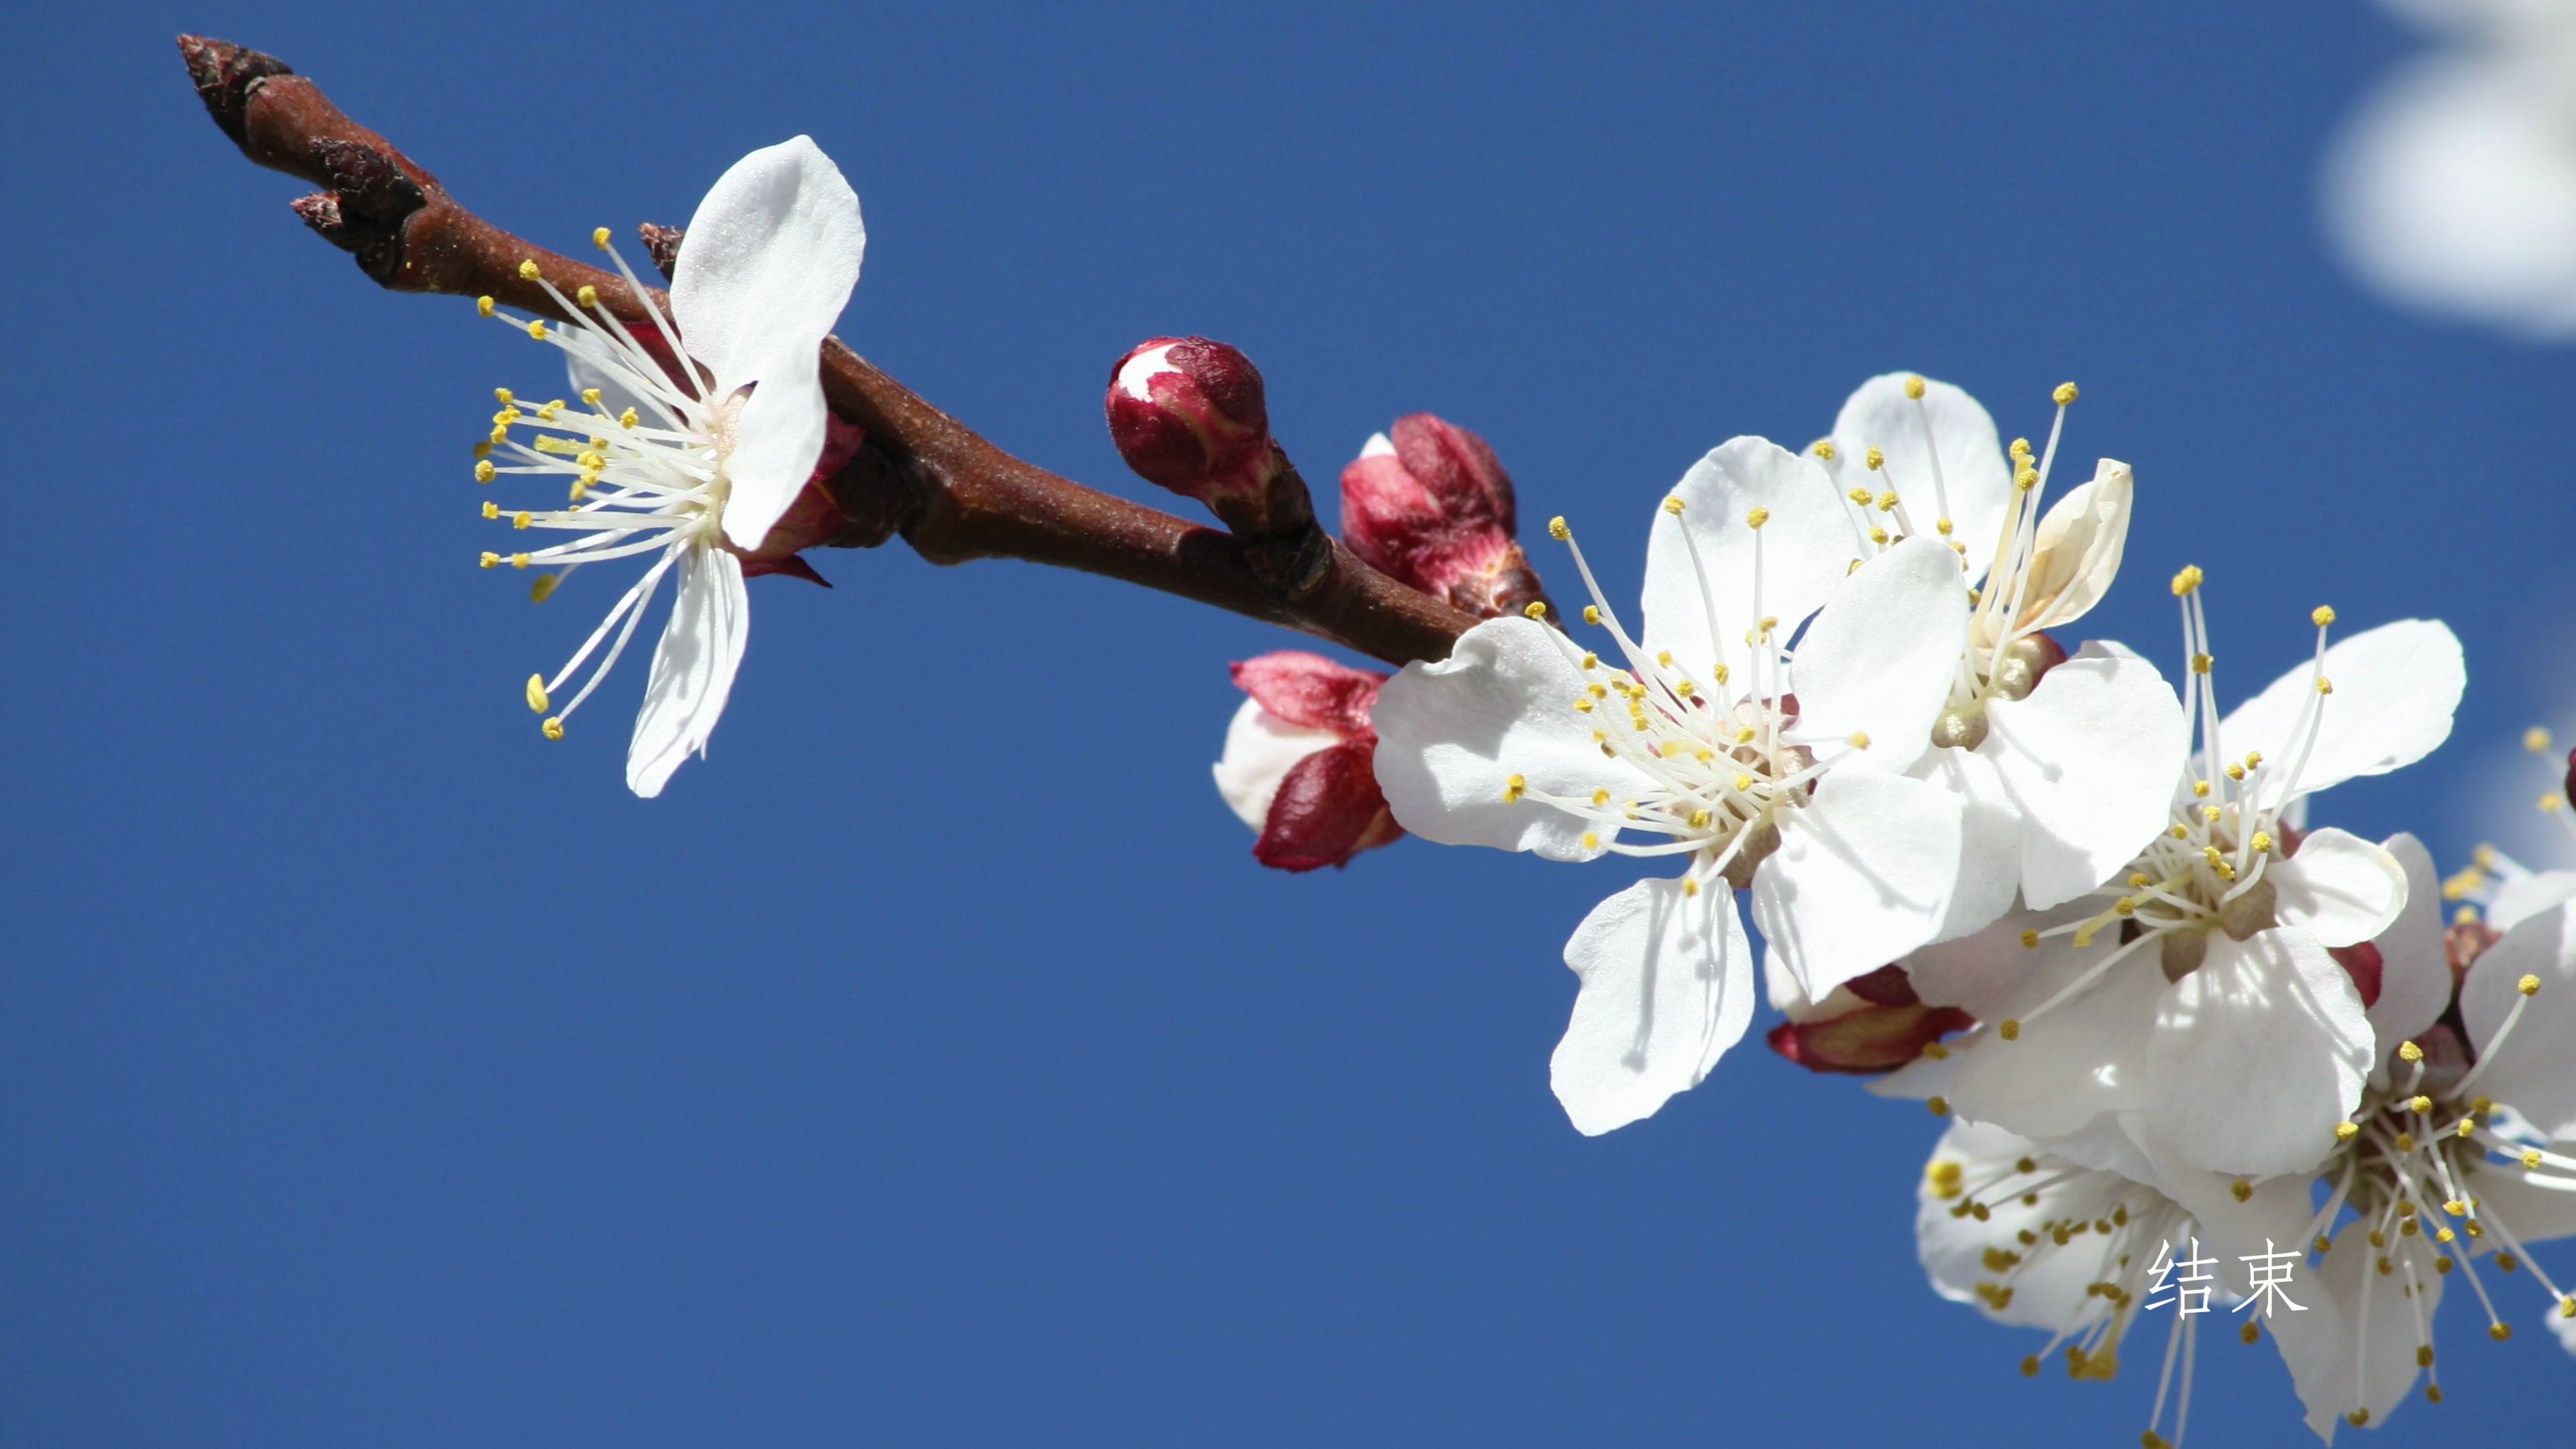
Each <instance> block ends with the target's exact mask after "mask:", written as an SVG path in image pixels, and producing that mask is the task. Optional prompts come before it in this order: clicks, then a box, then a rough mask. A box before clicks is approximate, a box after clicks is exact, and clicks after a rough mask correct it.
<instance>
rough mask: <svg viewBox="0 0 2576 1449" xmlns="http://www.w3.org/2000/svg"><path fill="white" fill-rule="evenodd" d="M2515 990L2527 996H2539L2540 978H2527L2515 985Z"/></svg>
mask: <svg viewBox="0 0 2576 1449" xmlns="http://www.w3.org/2000/svg"><path fill="white" fill-rule="evenodd" d="M2513 989H2514V990H2516V991H2519V992H2521V993H2522V994H2523V995H2525V996H2538V995H2539V994H2540V978H2539V977H2537V976H2525V977H2523V978H2522V979H2521V980H2520V981H2517V982H2515V983H2513Z"/></svg>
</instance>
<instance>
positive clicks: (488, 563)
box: [482, 549, 501, 569]
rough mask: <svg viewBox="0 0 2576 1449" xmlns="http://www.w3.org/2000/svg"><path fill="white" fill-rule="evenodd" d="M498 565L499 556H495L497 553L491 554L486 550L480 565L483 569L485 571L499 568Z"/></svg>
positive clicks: (499, 561)
mask: <svg viewBox="0 0 2576 1449" xmlns="http://www.w3.org/2000/svg"><path fill="white" fill-rule="evenodd" d="M500 563H501V556H500V555H499V554H497V553H493V552H491V551H490V550H488V549H487V550H485V551H484V554H483V558H482V564H483V567H485V568H487V569H488V568H498V567H499V566H500Z"/></svg>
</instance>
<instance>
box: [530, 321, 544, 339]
mask: <svg viewBox="0 0 2576 1449" xmlns="http://www.w3.org/2000/svg"><path fill="white" fill-rule="evenodd" d="M528 336H529V337H530V338H531V339H533V340H535V341H538V342H543V341H545V340H546V324H545V322H544V321H543V319H540V320H538V321H534V322H531V323H529V324H528Z"/></svg>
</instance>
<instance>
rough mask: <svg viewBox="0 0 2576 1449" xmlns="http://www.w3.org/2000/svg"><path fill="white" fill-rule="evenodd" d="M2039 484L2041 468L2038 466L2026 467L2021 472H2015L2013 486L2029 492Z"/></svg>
mask: <svg viewBox="0 0 2576 1449" xmlns="http://www.w3.org/2000/svg"><path fill="white" fill-rule="evenodd" d="M2038 486H2039V470H2038V469H2037V468H2024V469H2022V470H2021V471H2020V472H2018V473H2015V474H2013V487H2015V488H2018V489H2020V490H2021V491H2022V492H2024V493H2028V492H2029V491H2030V490H2032V489H2033V488H2036V487H2038Z"/></svg>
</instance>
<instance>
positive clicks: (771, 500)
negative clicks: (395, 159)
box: [475, 136, 867, 798]
mask: <svg viewBox="0 0 2576 1449" xmlns="http://www.w3.org/2000/svg"><path fill="white" fill-rule="evenodd" d="M687 235H688V244H687V246H686V247H685V248H683V249H682V251H681V253H680V257H679V262H678V266H677V269H676V271H675V272H674V274H673V276H672V280H671V293H670V298H671V306H670V315H669V316H668V317H667V318H665V317H664V316H663V315H662V312H661V310H660V309H659V308H658V307H655V306H654V305H653V303H652V301H651V293H650V292H649V291H648V290H647V289H646V288H645V287H644V285H643V284H642V283H641V282H640V281H638V280H637V279H636V277H635V274H634V272H633V271H632V270H631V269H630V268H628V266H627V264H626V260H625V258H624V257H622V256H617V254H616V252H615V250H614V249H613V248H611V247H610V246H609V243H608V230H607V228H605V227H602V228H600V229H599V231H598V232H596V233H595V234H594V236H593V240H594V241H595V242H597V243H598V245H599V246H600V247H601V248H602V249H603V250H607V251H609V252H610V255H611V256H613V257H616V261H617V266H618V269H619V271H620V272H622V273H623V274H624V275H625V277H626V280H627V284H628V285H629V287H631V288H632V289H633V291H634V293H635V295H636V297H637V298H639V299H642V301H643V305H644V307H645V309H646V312H647V315H648V318H649V320H648V321H647V322H645V323H643V324H641V325H637V326H630V325H628V324H627V323H625V322H621V321H620V320H619V319H618V318H617V316H616V315H615V314H614V313H613V312H611V311H610V310H609V308H608V307H607V306H606V305H604V304H603V302H602V301H601V299H600V297H599V295H598V293H597V292H596V291H595V290H594V289H593V288H591V287H588V286H584V287H582V288H581V289H580V290H579V292H578V293H576V294H575V295H572V296H565V295H564V294H563V293H561V292H560V291H558V290H556V288H555V287H554V285H553V283H552V282H550V281H548V280H547V279H546V278H545V277H544V275H543V273H542V271H541V270H540V269H539V268H538V266H537V264H536V263H535V262H534V261H528V262H525V263H523V264H522V265H521V268H520V275H521V276H522V277H523V278H525V279H526V280H528V281H531V282H534V283H537V284H539V285H541V286H543V287H544V288H545V290H546V291H547V293H548V294H549V295H550V296H552V297H553V299H554V301H555V302H556V304H557V305H558V306H560V307H562V308H563V310H564V312H565V314H566V315H567V316H570V317H574V318H577V319H579V320H577V321H575V322H573V323H571V324H569V325H561V326H550V325H548V324H547V323H545V322H543V321H530V322H519V321H517V320H515V319H513V320H512V321H511V325H512V326H513V327H519V328H523V329H524V330H525V331H526V332H527V334H528V335H529V336H530V337H533V338H536V339H538V340H539V341H543V342H550V343H552V344H554V345H555V346H556V347H558V348H560V349H561V350H562V351H563V353H564V354H565V362H566V366H567V368H568V370H569V371H570V373H571V378H572V387H573V390H574V391H575V392H576V393H577V394H578V395H579V397H580V405H579V406H578V407H575V406H574V405H572V404H571V403H570V402H568V401H566V400H561V399H558V400H556V401H552V402H546V403H535V404H522V403H521V402H520V400H519V399H518V398H517V397H516V395H515V394H513V393H511V392H510V391H509V390H508V389H506V388H504V389H501V390H500V391H499V393H498V396H499V399H500V403H501V410H500V412H498V413H496V414H494V416H493V419H492V435H491V437H490V439H489V440H488V441H486V442H485V443H482V444H479V445H477V447H476V449H475V451H476V454H477V456H478V459H479V461H478V462H477V463H476V465H475V477H476V479H477V481H479V482H484V483H490V482H492V481H493V480H494V479H495V478H496V477H498V476H500V475H505V474H517V475H543V476H547V477H552V478H556V479H558V480H564V479H568V480H569V484H568V488H567V497H566V499H565V502H564V505H563V506H562V507H558V508H536V509H527V508H522V509H517V510H510V509H505V508H503V507H502V506H501V504H499V503H498V502H486V503H485V504H484V505H483V516H484V517H485V518H488V519H495V520H506V521H507V522H508V523H509V524H510V526H511V527H512V528H513V529H514V530H526V529H539V530H545V531H548V532H552V533H569V534H572V535H574V536H573V537H572V538H570V539H569V540H567V541H566V542H563V543H559V544H553V545H548V546H542V547H538V548H533V549H524V550H516V551H511V552H507V553H502V552H487V553H485V554H484V555H483V566H484V567H486V568H494V567H498V566H500V565H501V564H503V563H507V564H509V565H511V566H512V567H514V568H519V569H527V568H538V569H542V570H545V572H542V573H540V574H539V575H538V576H537V578H536V581H535V584H534V587H533V588H532V589H531V591H530V593H531V597H533V598H535V599H536V600H538V601H539V602H543V601H544V600H545V599H546V598H547V597H548V596H550V595H551V594H552V593H554V592H555V590H556V588H557V587H558V586H559V585H560V584H561V583H562V582H563V581H564V580H565V579H566V578H568V577H570V576H571V575H572V573H573V572H574V571H575V570H576V569H579V568H581V567H582V566H584V565H586V564H594V563H606V562H609V561H612V560H616V559H622V558H630V557H650V558H652V559H653V562H652V564H651V566H650V567H649V568H647V569H646V571H645V573H644V576H643V578H641V579H640V580H638V581H637V582H636V583H635V584H633V585H632V586H631V587H629V588H628V589H627V590H626V592H625V593H624V594H623V595H622V596H621V597H620V598H619V599H618V601H617V603H616V604H615V605H614V606H613V607H612V608H611V609H610V610H609V612H608V617H607V618H606V619H605V620H603V621H602V622H601V623H600V625H599V627H598V628H597V629H596V630H594V631H592V633H591V635H590V637H589V638H588V639H587V640H586V641H584V642H583V644H582V645H581V647H580V648H579V649H577V650H575V651H574V652H573V655H572V657H571V659H570V660H568V661H567V662H566V663H565V664H564V665H563V667H562V668H561V669H558V670H557V671H555V673H554V674H553V675H552V676H551V677H549V676H546V675H531V676H529V679H528V689H527V698H528V706H529V708H531V709H532V710H534V711H536V712H537V713H538V714H540V715H542V716H544V717H545V718H544V726H543V727H544V731H545V734H546V737H547V738H549V739H561V738H562V737H563V734H564V722H565V720H567V719H568V718H570V716H571V715H572V713H573V711H574V710H576V709H578V708H579V707H580V706H581V704H582V702H583V701H584V700H587V699H588V698H589V697H590V695H591V692H592V691H593V690H595V689H597V688H598V687H599V683H600V681H601V680H602V679H604V678H606V677H607V674H608V671H609V670H610V668H612V667H613V666H614V665H615V664H616V662H617V659H618V657H619V656H620V655H621V654H623V653H624V652H625V649H626V646H627V643H628V642H629V641H630V640H631V639H633V638H634V636H635V631H636V628H637V626H638V624H639V623H640V622H641V621H642V619H643V617H644V612H645V610H646V608H647V607H648V606H649V605H650V604H651V602H652V599H653V595H654V593H655V592H656V591H657V590H658V589H659V587H660V585H661V582H662V580H663V578H664V576H665V575H670V574H674V573H676V575H677V585H676V588H677V594H678V598H677V601H676V602H675V603H674V605H673V606H672V610H671V617H670V622H669V623H668V624H667V625H666V626H665V627H664V629H663V632H662V638H661V642H660V644H659V645H658V646H657V647H656V648H655V650H654V653H653V669H652V675H651V678H650V680H649V681H648V682H647V684H646V686H645V693H644V707H643V709H642V711H641V712H640V713H639V714H638V715H637V716H636V720H635V733H634V736H633V739H632V740H631V741H630V743H629V746H628V751H627V761H626V783H627V785H628V787H629V788H630V789H632V790H633V791H634V792H635V793H636V794H638V795H642V796H645V797H648V798H649V797H651V796H654V795H658V794H660V793H661V791H662V787H663V786H664V785H665V784H666V783H668V782H669V780H670V778H671V774H672V772H673V771H675V770H677V769H678V768H679V766H680V763H681V761H683V760H685V759H687V758H688V757H689V756H690V755H692V754H697V755H703V754H705V753H706V745H707V737H708V735H709V734H710V733H711V732H713V730H714V729H715V725H716V721H717V719H718V718H719V717H720V716H721V715H722V714H723V713H724V706H725V700H726V697H727V696H728V695H729V694H730V693H731V692H732V689H733V680H734V675H735V672H736V670H738V669H739V668H740V667H741V663H742V655H743V646H744V644H745V642H746V640H747V639H748V637H749V633H750V628H751V617H750V601H749V598H748V597H747V595H746V594H745V593H744V590H743V579H744V576H745V574H746V572H747V570H746V567H745V559H746V558H750V559H752V560H753V561H754V565H755V568H756V570H757V571H759V572H798V571H800V570H801V566H799V565H796V564H794V563H793V562H792V560H793V550H792V548H789V549H788V550H787V551H786V552H785V553H784V554H783V555H782V554H780V553H778V552H776V551H774V550H771V549H770V548H769V547H768V545H769V543H770V535H771V532H772V527H773V525H776V524H778V523H779V522H780V520H781V519H782V518H784V517H786V516H787V515H788V514H789V513H790V511H791V509H793V508H794V507H795V506H796V504H797V502H798V499H799V496H800V495H801V494H803V493H804V492H805V490H806V489H807V486H808V484H809V483H810V482H811V481H812V480H813V479H814V478H815V477H816V475H817V465H818V464H819V463H822V462H824V461H826V453H827V447H828V446H829V445H830V444H831V443H832V442H833V438H832V433H833V429H832V427H831V420H830V418H829V416H828V414H827V413H826V412H825V409H824V406H823V391H822V384H821V379H820V376H819V363H818V360H817V359H818V351H817V349H818V348H819V347H820V345H821V344H822V341H823V339H824V337H825V336H826V335H827V334H829V332H830V331H831V328H832V324H833V322H834V321H835V320H836V319H838V317H839V316H840V313H841V308H842V307H843V306H844V305H845V304H846V303H847V302H848V301H849V297H850V290H851V288H852V287H853V286H855V285H856V284H857V282H858V276H859V263H860V258H861V255H862V253H863V252H864V250H865V247H866V242H867V235H866V231H865V228H864V227H863V225H862V224H861V221H860V218H859V201H858V197H857V196H856V195H854V194H852V192H851V190H850V187H849V183H848V182H846V181H844V180H843V179H842V177H841V173H840V171H839V170H838V169H837V168H836V167H834V166H833V164H832V162H831V160H830V158H828V157H826V156H825V155H824V154H823V153H822V151H821V150H820V149H818V148H817V147H816V146H815V145H814V143H813V141H812V140H810V139H808V138H807V137H804V136H798V137H796V138H794V139H792V140H789V141H786V142H782V143H781V144H779V145H776V146H770V147H766V148H763V149H762V150H758V151H754V152H752V153H751V154H750V155H748V156H745V157H744V158H743V159H742V160H740V161H737V162H735V163H734V165H733V166H732V167H731V169H729V170H727V171H726V172H725V174H724V175H723V176H721V177H719V178H718V179H717V181H716V184H715V186H714V188H713V189H712V190H710V191H709V192H708V193H707V195H706V199H705V200H703V201H701V202H700V203H699V204H698V210H697V214H696V215H695V216H694V217H693V218H692V219H691V220H690V223H689V226H688V233H687ZM479 306H480V309H481V311H482V312H483V315H485V316H487V317H489V316H499V315H501V314H500V313H498V312H497V311H496V309H495V308H494V306H493V303H492V299H491V298H489V297H486V298H484V299H482V301H481V303H480V304H479ZM521 428H524V429H527V430H529V433H530V436H528V437H527V438H526V439H525V440H524V441H522V440H521V439H520V438H519V437H518V436H517V435H515V434H514V432H513V430H514V429H521ZM838 442H839V447H840V452H841V457H842V458H843V459H846V458H847V456H848V450H849V449H851V448H853V447H855V446H856V443H857V438H856V435H855V433H854V432H851V431H848V430H847V429H846V426H845V428H844V430H843V431H842V433H841V435H840V437H839V439H838ZM801 571H802V572H805V573H807V574H809V575H810V573H811V571H810V570H801ZM603 644H604V645H606V646H607V647H606V650H605V652H602V649H601V646H602V645H603ZM594 659H596V661H597V662H596V664H595V665H594V664H592V661H593V660H594ZM586 665H589V666H591V667H590V668H589V669H588V671H587V677H586V678H582V676H583V673H584V666H586ZM576 678H582V682H581V685H580V687H579V688H578V689H577V690H575V691H574V693H573V695H572V697H571V698H570V699H569V700H567V701H565V702H564V703H563V704H562V706H561V707H560V708H557V707H556V706H555V704H554V699H555V696H556V695H557V694H559V693H560V692H561V691H562V690H563V689H564V688H565V686H566V685H568V684H570V683H571V682H572V681H573V680H575V679H576Z"/></svg>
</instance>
